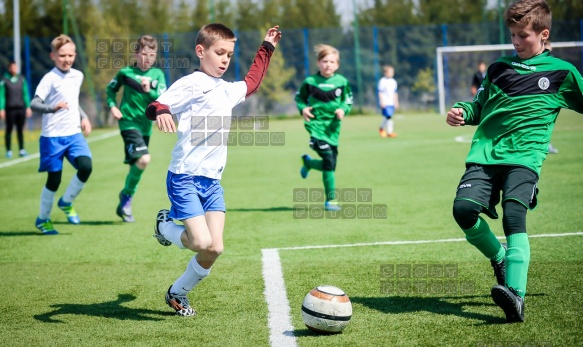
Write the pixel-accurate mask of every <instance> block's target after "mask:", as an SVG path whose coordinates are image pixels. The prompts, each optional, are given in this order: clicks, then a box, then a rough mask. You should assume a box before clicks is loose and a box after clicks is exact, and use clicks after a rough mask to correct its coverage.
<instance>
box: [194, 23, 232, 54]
mask: <svg viewBox="0 0 583 347" xmlns="http://www.w3.org/2000/svg"><path fill="white" fill-rule="evenodd" d="M218 40H225V41H230V42H236V41H237V38H236V37H235V33H233V31H232V30H231V29H229V28H228V27H227V26H226V25H224V24H220V23H211V24H207V25H204V26H203V27H202V28H200V30H199V31H198V35H196V45H201V46H203V47H204V48H209V47H210V46H212V45H213V44H214V43H215V42H217V41H218Z"/></svg>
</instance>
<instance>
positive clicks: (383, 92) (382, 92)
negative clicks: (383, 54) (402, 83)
mask: <svg viewBox="0 0 583 347" xmlns="http://www.w3.org/2000/svg"><path fill="white" fill-rule="evenodd" d="M383 74H384V76H383V77H382V78H381V79H380V80H379V84H378V91H379V106H380V107H381V114H382V115H383V121H382V122H381V127H380V129H379V133H380V135H381V137H397V134H396V133H395V131H394V126H393V114H395V110H397V109H398V108H399V94H398V93H397V89H398V85H397V81H396V80H395V78H394V76H395V69H394V68H393V67H392V66H391V65H385V66H383Z"/></svg>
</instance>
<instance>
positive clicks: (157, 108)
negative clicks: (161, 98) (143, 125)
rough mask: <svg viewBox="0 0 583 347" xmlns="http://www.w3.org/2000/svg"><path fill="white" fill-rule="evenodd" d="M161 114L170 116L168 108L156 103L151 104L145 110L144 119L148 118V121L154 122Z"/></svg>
mask: <svg viewBox="0 0 583 347" xmlns="http://www.w3.org/2000/svg"><path fill="white" fill-rule="evenodd" d="M162 113H168V114H172V113H170V108H169V107H168V106H166V105H164V104H161V103H159V102H158V101H153V102H151V103H150V104H149V105H148V107H147V108H146V117H148V119H149V120H156V117H157V116H158V115H161V114H162Z"/></svg>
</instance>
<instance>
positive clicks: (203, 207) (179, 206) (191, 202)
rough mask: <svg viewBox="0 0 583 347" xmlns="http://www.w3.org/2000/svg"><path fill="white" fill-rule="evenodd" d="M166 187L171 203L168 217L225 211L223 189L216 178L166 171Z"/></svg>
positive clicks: (185, 217) (180, 218) (182, 217)
mask: <svg viewBox="0 0 583 347" xmlns="http://www.w3.org/2000/svg"><path fill="white" fill-rule="evenodd" d="M166 189H167V191H168V198H169V199H170V203H171V204H172V207H171V208H170V218H173V219H178V220H185V219H188V218H192V217H197V216H202V215H204V214H205V213H206V212H209V211H222V212H226V207H225V199H224V191H223V187H221V181H220V180H218V179H214V178H208V177H204V176H192V175H187V174H175V173H173V172H170V171H168V175H167V176H166Z"/></svg>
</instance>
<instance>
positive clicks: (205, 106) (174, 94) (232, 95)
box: [158, 71, 247, 179]
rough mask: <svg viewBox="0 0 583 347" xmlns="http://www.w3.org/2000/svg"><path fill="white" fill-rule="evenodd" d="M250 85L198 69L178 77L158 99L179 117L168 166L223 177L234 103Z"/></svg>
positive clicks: (241, 97) (187, 172)
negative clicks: (214, 75) (228, 80)
mask: <svg viewBox="0 0 583 347" xmlns="http://www.w3.org/2000/svg"><path fill="white" fill-rule="evenodd" d="M246 93H247V85H246V84H245V82H244V81H241V82H234V83H233V82H225V81H224V80H222V79H220V78H214V77H211V76H209V75H207V74H205V73H204V72H201V71H195V72H193V73H192V74H190V75H188V76H184V77H182V78H181V79H179V80H178V81H176V82H175V83H174V84H172V86H170V88H168V90H166V92H165V93H164V94H162V95H161V96H160V97H159V98H158V102H160V103H161V104H164V105H167V106H168V107H169V108H170V113H172V115H173V116H174V117H176V119H177V121H178V128H177V135H178V141H177V142H176V145H175V146H174V149H173V150H172V160H171V162H170V166H169V167H168V170H169V171H171V172H173V173H177V174H188V175H193V176H205V177H209V178H214V179H220V178H221V176H222V173H223V170H224V169H225V164H226V162H227V136H228V134H229V130H230V124H231V115H232V109H233V107H235V106H237V105H238V104H240V103H241V102H243V101H244V100H245V94H246Z"/></svg>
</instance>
